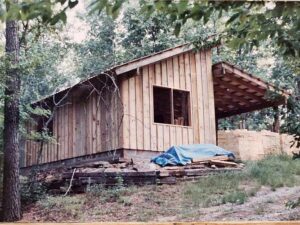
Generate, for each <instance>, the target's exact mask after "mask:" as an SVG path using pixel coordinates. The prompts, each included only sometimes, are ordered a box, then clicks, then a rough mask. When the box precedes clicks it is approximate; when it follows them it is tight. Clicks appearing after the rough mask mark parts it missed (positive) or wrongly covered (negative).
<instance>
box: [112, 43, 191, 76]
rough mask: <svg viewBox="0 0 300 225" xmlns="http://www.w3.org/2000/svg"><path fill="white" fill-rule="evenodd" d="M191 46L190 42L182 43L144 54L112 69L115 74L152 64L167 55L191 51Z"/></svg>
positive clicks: (165, 57) (167, 56)
mask: <svg viewBox="0 0 300 225" xmlns="http://www.w3.org/2000/svg"><path fill="white" fill-rule="evenodd" d="M193 48H194V47H193V46H192V45H191V44H184V45H181V46H178V47H175V48H173V49H167V50H164V51H162V52H158V53H156V54H154V55H152V56H148V57H147V56H146V57H144V58H141V59H138V60H134V61H131V62H128V63H126V64H124V65H120V66H117V67H115V68H114V71H115V73H116V74H117V75H120V74H122V73H126V72H128V71H131V70H134V69H137V68H140V67H143V66H146V65H150V64H153V63H155V62H158V61H161V60H164V59H167V58H169V57H172V56H175V55H178V54H181V53H185V52H188V51H191V50H192V49H193Z"/></svg>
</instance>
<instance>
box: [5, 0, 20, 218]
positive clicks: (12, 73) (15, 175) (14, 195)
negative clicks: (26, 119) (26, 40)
mask: <svg viewBox="0 0 300 225" xmlns="http://www.w3.org/2000/svg"><path fill="white" fill-rule="evenodd" d="M6 7H7V9H9V7H10V4H9V2H7V5H6ZM5 38H6V45H5V52H6V58H7V69H6V79H5V84H6V87H5V101H4V132H3V139H4V169H3V220H4V221H16V220H19V219H21V216H22V214H21V201H20V193H19V183H20V181H19V142H18V139H19V138H18V130H19V102H20V71H19V70H18V64H19V37H18V22H17V21H16V20H13V19H8V20H7V21H6V36H5Z"/></svg>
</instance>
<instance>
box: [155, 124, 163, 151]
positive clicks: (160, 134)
mask: <svg viewBox="0 0 300 225" xmlns="http://www.w3.org/2000/svg"><path fill="white" fill-rule="evenodd" d="M156 128H157V150H158V151H163V150H164V130H163V129H164V125H158V124H157V125H156Z"/></svg>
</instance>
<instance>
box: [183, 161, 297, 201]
mask: <svg viewBox="0 0 300 225" xmlns="http://www.w3.org/2000/svg"><path fill="white" fill-rule="evenodd" d="M299 184H300V162H299V161H298V160H292V158H291V157H290V156H287V155H276V156H268V157H266V158H264V159H262V160H260V161H255V162H254V161H251V162H246V168H245V169H244V170H243V171H242V172H240V173H236V172H229V173H224V174H220V175H216V176H208V177H205V178H203V179H201V180H199V181H198V182H195V183H189V184H186V185H185V187H184V199H185V202H186V204H188V205H191V203H192V205H193V206H199V207H209V206H216V205H221V204H226V203H235V204H243V203H244V202H245V201H247V198H248V197H251V196H254V195H255V193H256V192H257V191H258V190H259V189H260V187H261V186H269V187H271V188H272V190H276V188H279V187H283V186H288V187H292V186H295V185H299ZM249 187H250V188H249Z"/></svg>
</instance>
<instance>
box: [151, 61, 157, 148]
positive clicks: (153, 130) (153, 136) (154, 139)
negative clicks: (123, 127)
mask: <svg viewBox="0 0 300 225" xmlns="http://www.w3.org/2000/svg"><path fill="white" fill-rule="evenodd" d="M154 69H155V68H154V65H153V64H152V65H149V87H150V88H149V96H150V102H149V103H150V130H151V131H150V133H151V143H150V145H151V150H157V134H156V126H155V125H154V105H153V102H154V99H153V85H154V83H155V71H154Z"/></svg>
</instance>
